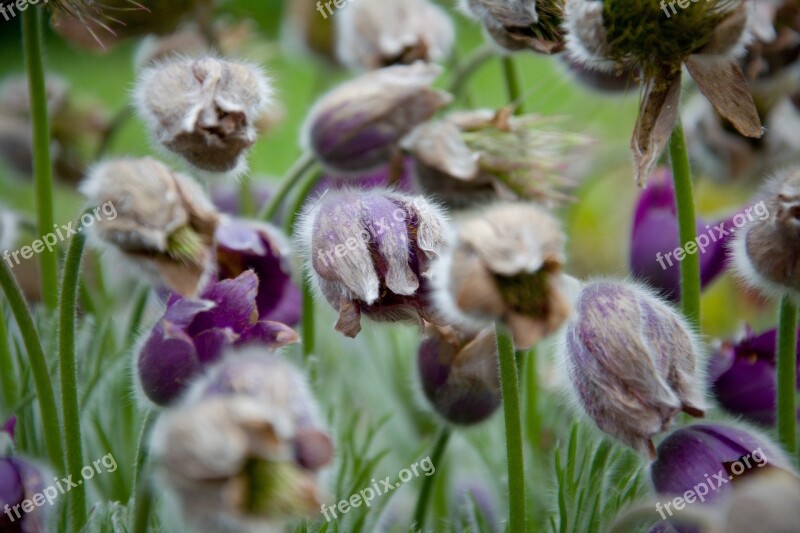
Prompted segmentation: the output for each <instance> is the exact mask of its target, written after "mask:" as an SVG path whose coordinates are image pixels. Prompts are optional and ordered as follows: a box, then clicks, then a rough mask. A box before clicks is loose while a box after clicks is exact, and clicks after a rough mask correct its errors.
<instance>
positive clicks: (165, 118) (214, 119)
mask: <svg viewBox="0 0 800 533" xmlns="http://www.w3.org/2000/svg"><path fill="white" fill-rule="evenodd" d="M271 92H272V89H271V87H270V84H269V80H268V79H267V77H266V76H265V75H264V73H263V72H262V71H261V70H260V69H259V68H258V67H256V66H253V65H250V64H247V63H239V62H232V61H227V60H222V59H217V58H213V57H203V58H201V59H182V58H173V59H172V60H170V61H168V62H166V63H163V64H159V65H157V66H154V67H150V68H147V69H145V70H144V71H143V73H142V75H141V77H140V79H139V82H138V84H137V89H136V94H135V100H136V105H137V107H138V109H139V113H140V115H141V116H142V118H143V119H144V120H145V121H146V123H147V125H148V127H149V128H150V130H151V132H152V133H153V135H154V136H155V138H156V139H157V140H158V142H159V143H161V144H162V145H163V146H164V147H165V148H167V149H168V150H170V151H172V152H175V153H177V154H179V155H180V156H182V157H183V158H185V159H186V160H187V161H188V162H189V163H191V164H192V165H194V166H196V167H197V168H199V169H201V170H206V171H209V172H228V171H235V172H241V171H243V170H244V169H245V167H246V161H245V157H244V155H245V151H246V150H247V149H248V148H250V147H251V146H252V145H253V143H255V140H256V127H255V123H256V121H257V120H258V119H259V117H260V116H261V114H262V112H263V111H264V110H265V109H266V108H267V106H268V105H269V103H270V100H271Z"/></svg>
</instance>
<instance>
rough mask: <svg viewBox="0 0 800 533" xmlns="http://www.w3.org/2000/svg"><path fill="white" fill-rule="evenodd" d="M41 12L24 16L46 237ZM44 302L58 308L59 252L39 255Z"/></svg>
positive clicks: (49, 167)
mask: <svg viewBox="0 0 800 533" xmlns="http://www.w3.org/2000/svg"><path fill="white" fill-rule="evenodd" d="M41 13H42V10H41V9H37V8H36V7H33V8H31V9H27V10H25V11H24V12H23V13H22V41H23V48H24V50H25V66H26V69H27V71H28V88H29V89H28V90H29V95H30V102H31V121H32V123H33V174H34V187H35V190H36V213H37V218H36V224H37V231H38V232H39V233H40V234H44V233H46V232H48V231H50V229H51V228H52V227H53V162H52V160H51V158H50V124H49V117H48V115H47V94H46V87H45V78H44V66H43V64H42V31H41V20H40V19H41V16H42V15H41ZM39 265H40V270H41V280H42V301H43V302H44V304H45V306H46V307H47V308H48V309H50V310H55V309H56V306H57V305H58V257H57V256H56V252H55V250H53V251H50V250H44V251H43V252H42V253H40V254H39Z"/></svg>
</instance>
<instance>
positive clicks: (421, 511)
mask: <svg viewBox="0 0 800 533" xmlns="http://www.w3.org/2000/svg"><path fill="white" fill-rule="evenodd" d="M449 440H450V428H449V427H447V426H445V427H443V428H442V431H441V433H439V438H437V439H436V444H434V446H433V452H431V463H432V464H433V465H434V467H436V470H437V471H438V470H440V468H439V466H440V462H441V460H442V456H443V455H444V450H445V448H447V442H448V441H449ZM435 479H436V472H434V475H432V476H428V477H426V478H425V481H423V483H422V489H420V491H419V497H418V498H417V506H416V508H415V510H414V523H413V527H414V530H415V531H416V530H422V528H423V527H424V526H425V513H426V511H427V510H428V502H429V501H430V499H431V491H432V490H433V482H434V480H435Z"/></svg>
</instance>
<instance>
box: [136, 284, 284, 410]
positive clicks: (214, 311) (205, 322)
mask: <svg viewBox="0 0 800 533" xmlns="http://www.w3.org/2000/svg"><path fill="white" fill-rule="evenodd" d="M265 282H266V281H265ZM258 288H259V278H257V277H256V274H254V273H253V272H251V271H249V270H248V271H245V272H244V273H243V274H241V275H240V276H238V277H237V278H236V279H227V280H223V281H220V282H217V283H214V284H211V285H210V286H208V287H207V288H206V289H205V291H204V292H203V294H202V295H201V297H200V298H199V299H187V298H182V297H180V296H177V295H172V296H170V298H169V301H168V302H167V310H166V312H165V313H164V316H163V317H162V318H161V319H160V320H159V321H158V323H157V324H156V325H155V327H154V328H153V331H152V332H151V333H150V336H149V337H148V338H147V339H146V340H145V342H144V344H143V345H142V347H141V349H140V350H139V353H138V359H137V373H138V381H139V385H140V387H141V389H142V391H143V392H144V393H145V395H146V396H147V398H148V399H150V400H151V401H152V402H154V403H156V404H158V405H169V404H172V403H174V402H175V401H176V400H177V399H178V398H179V397H180V396H181V394H183V392H184V391H185V390H186V388H187V386H188V384H189V383H190V382H191V381H192V380H193V379H194V378H195V377H197V376H198V375H200V374H201V373H202V372H203V370H204V369H205V368H207V367H209V366H210V365H211V364H213V363H215V362H216V361H217V360H218V359H219V358H220V357H221V356H222V353H223V351H224V350H225V349H226V348H228V347H231V346H241V345H245V344H250V343H258V344H261V345H266V346H269V347H280V346H284V345H287V344H291V343H294V342H297V340H298V337H297V334H296V333H295V332H294V331H293V330H292V329H291V328H290V327H288V326H286V325H284V324H281V323H280V322H275V321H271V320H266V317H263V318H262V317H260V316H259V312H258V307H257V294H258V292H259V290H258Z"/></svg>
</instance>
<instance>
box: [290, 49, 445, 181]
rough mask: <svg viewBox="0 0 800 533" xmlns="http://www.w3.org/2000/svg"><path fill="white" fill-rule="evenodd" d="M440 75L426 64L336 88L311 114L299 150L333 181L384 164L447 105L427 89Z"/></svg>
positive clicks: (379, 73) (363, 77)
mask: <svg viewBox="0 0 800 533" xmlns="http://www.w3.org/2000/svg"><path fill="white" fill-rule="evenodd" d="M440 72H441V69H440V68H439V67H437V66H435V65H431V64H424V63H416V64H414V65H407V66H406V65H397V66H393V67H388V68H384V69H380V70H376V71H373V72H368V73H366V74H362V75H361V76H359V77H358V78H355V79H353V80H350V81H348V82H346V83H344V84H342V85H340V86H339V87H337V88H336V89H334V90H333V91H331V92H329V93H328V94H326V95H325V96H323V97H322V99H321V100H320V101H319V102H317V104H316V105H315V106H314V107H313V108H312V110H311V112H310V114H309V117H308V119H307V121H306V124H305V126H304V133H303V144H304V145H305V147H306V149H308V150H311V151H313V153H314V155H315V156H316V157H317V159H318V160H319V162H320V163H321V164H322V165H324V166H325V168H326V169H327V170H328V171H329V172H331V173H332V174H335V175H342V174H352V173H358V172H368V171H370V170H375V169H377V168H378V167H381V166H384V165H387V164H389V162H390V161H391V159H392V157H393V156H394V155H395V154H397V152H398V143H399V142H400V140H401V139H402V138H403V137H405V135H406V134H408V133H409V132H410V131H411V130H413V129H414V128H415V127H416V126H417V125H419V124H421V123H423V122H425V121H426V120H428V119H429V118H431V117H432V116H433V115H434V113H436V112H437V111H438V110H439V109H441V108H442V107H444V106H445V105H446V104H448V103H449V102H450V100H451V96H450V95H449V94H448V93H445V92H442V91H438V90H434V89H432V88H431V84H432V83H433V82H434V80H435V79H436V78H437V77H438V76H439V73H440Z"/></svg>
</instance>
